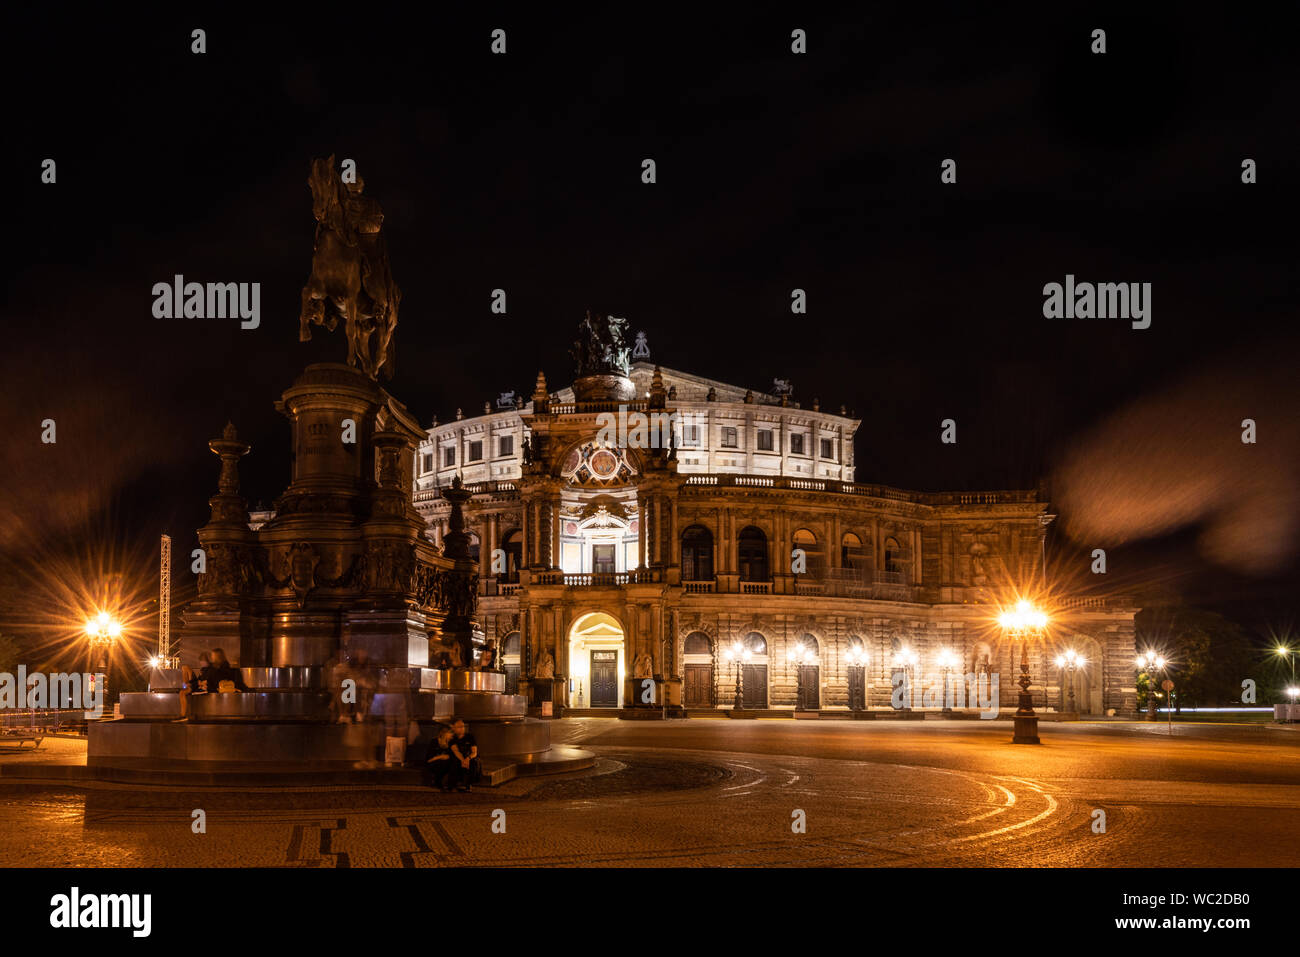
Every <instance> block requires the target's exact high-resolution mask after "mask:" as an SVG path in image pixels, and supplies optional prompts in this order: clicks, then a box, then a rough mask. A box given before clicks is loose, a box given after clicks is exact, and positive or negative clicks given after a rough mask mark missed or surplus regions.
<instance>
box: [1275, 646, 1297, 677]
mask: <svg viewBox="0 0 1300 957" xmlns="http://www.w3.org/2000/svg"><path fill="white" fill-rule="evenodd" d="M1274 650H1275V651H1276V652H1277V653H1278V655H1279V656H1282V657H1287V658H1290V659H1291V683H1292V684H1295V649H1294V648H1288V647H1286V646H1285V645H1278V646H1277V648H1276V649H1274Z"/></svg>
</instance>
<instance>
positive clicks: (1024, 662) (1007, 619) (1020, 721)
mask: <svg viewBox="0 0 1300 957" xmlns="http://www.w3.org/2000/svg"><path fill="white" fill-rule="evenodd" d="M998 624H999V625H1001V626H1002V631H1003V633H1004V634H1006V636H1007V637H1008V638H1010V639H1011V640H1012V641H1018V642H1020V681H1019V684H1020V697H1019V702H1018V704H1019V706H1018V707H1017V708H1016V714H1015V718H1014V723H1015V731H1014V733H1013V734H1012V736H1011V743H1012V744H1039V743H1041V742H1039V740H1038V715H1036V714H1034V699H1033V698H1031V697H1030V696H1029V685H1030V680H1029V643H1030V642H1031V641H1041V640H1042V638H1043V635H1045V634H1046V632H1047V615H1046V614H1045V613H1044V612H1042V611H1040V610H1039V609H1037V608H1035V607H1034V606H1033V604H1032V603H1031V602H1028V601H1026V600H1024V599H1023V598H1022V599H1021V600H1020V601H1018V602H1016V607H1015V608H1013V609H1011V610H1010V611H1004V612H1003V613H1002V614H1001V615H999V616H998Z"/></svg>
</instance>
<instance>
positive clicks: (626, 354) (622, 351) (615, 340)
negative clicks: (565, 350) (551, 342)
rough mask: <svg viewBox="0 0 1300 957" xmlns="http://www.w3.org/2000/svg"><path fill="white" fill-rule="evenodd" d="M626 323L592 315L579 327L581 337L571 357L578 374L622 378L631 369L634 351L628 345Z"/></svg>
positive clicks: (612, 317)
mask: <svg viewBox="0 0 1300 957" xmlns="http://www.w3.org/2000/svg"><path fill="white" fill-rule="evenodd" d="M626 336H627V320H626V319H620V318H618V317H617V316H602V315H595V316H593V315H592V314H591V311H590V310H588V311H587V317H586V318H585V319H583V320H582V322H581V323H580V324H579V326H578V338H577V341H575V342H574V343H573V349H572V350H571V351H570V353H569V354H570V355H571V356H573V361H574V364H575V366H576V371H577V374H578V375H580V376H585V375H622V376H625V375H627V374H628V372H629V371H630V370H631V362H630V361H629V360H630V357H631V354H632V350H631V348H630V347H629V346H628V344H627V338H626Z"/></svg>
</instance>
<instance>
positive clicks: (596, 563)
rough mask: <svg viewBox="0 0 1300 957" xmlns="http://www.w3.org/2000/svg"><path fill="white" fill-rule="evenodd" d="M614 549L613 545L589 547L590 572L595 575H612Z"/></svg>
mask: <svg viewBox="0 0 1300 957" xmlns="http://www.w3.org/2000/svg"><path fill="white" fill-rule="evenodd" d="M614 547H615V546H613V545H592V546H591V570H592V571H593V572H595V573H596V574H597V575H612V574H614Z"/></svg>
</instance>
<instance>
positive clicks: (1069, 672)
mask: <svg viewBox="0 0 1300 957" xmlns="http://www.w3.org/2000/svg"><path fill="white" fill-rule="evenodd" d="M1087 663H1088V659H1086V658H1085V657H1083V655H1081V654H1079V653H1078V652H1077V651H1075V650H1074V649H1073V648H1070V649H1067V650H1066V652H1065V653H1064V654H1060V655H1057V656H1056V667H1057V669H1058V670H1059V671H1060V672H1061V676H1062V679H1063V680H1062V682H1061V683H1062V684H1066V682H1067V681H1068V683H1069V688H1070V696H1069V706H1068V707H1066V708H1065V709H1064V710H1066V711H1069V712H1073V711H1074V673H1075V671H1076V670H1078V669H1079V668H1082V667H1083V666H1084V665H1086V664H1087Z"/></svg>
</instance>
